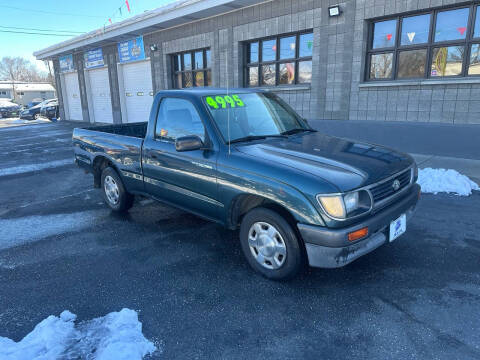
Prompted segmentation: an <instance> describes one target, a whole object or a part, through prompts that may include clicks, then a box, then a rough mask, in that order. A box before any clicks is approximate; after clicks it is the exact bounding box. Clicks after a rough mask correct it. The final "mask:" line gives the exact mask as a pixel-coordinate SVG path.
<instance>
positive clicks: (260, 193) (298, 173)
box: [73, 88, 420, 279]
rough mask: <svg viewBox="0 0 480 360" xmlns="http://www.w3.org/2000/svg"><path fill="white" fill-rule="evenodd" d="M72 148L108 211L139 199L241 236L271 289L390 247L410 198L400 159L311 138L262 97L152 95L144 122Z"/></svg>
mask: <svg viewBox="0 0 480 360" xmlns="http://www.w3.org/2000/svg"><path fill="white" fill-rule="evenodd" d="M73 146H74V152H75V162H76V163H77V164H78V165H79V166H81V167H82V168H84V169H86V170H87V171H89V172H91V173H92V174H93V178H94V186H96V187H100V188H101V189H102V191H103V196H104V199H105V202H106V204H107V205H108V206H109V207H110V208H111V209H112V210H113V211H126V210H128V209H129V208H130V207H131V206H132V205H133V200H134V196H135V195H141V196H148V197H151V198H153V199H155V200H159V201H162V202H164V203H167V204H170V205H173V206H176V207H178V208H181V209H184V210H186V211H189V212H191V213H194V214H196V215H198V216H201V217H203V218H206V219H210V220H212V221H215V222H218V223H220V224H222V225H224V226H225V227H227V228H229V229H232V230H235V229H240V232H239V234H240V242H241V246H242V249H243V252H244V254H245V256H246V258H247V260H248V262H249V263H250V265H251V266H252V267H253V268H254V269H255V270H256V271H258V272H260V273H261V274H263V275H264V276H266V277H268V278H271V279H285V278H290V277H292V276H294V275H295V274H297V273H298V271H299V270H300V269H302V267H304V266H305V265H306V264H308V265H310V266H313V267H323V268H334V267H341V266H344V265H346V264H348V263H350V262H352V261H353V260H355V259H357V258H359V257H360V256H362V255H365V254H367V253H369V252H371V251H372V250H374V249H376V248H377V247H379V246H381V245H383V244H387V243H389V242H391V241H393V240H395V239H396V238H398V237H399V236H400V235H402V234H403V233H404V232H405V231H406V225H407V221H408V220H409V218H410V217H411V216H412V215H413V213H414V210H415V207H416V204H417V201H418V198H419V196H420V186H419V185H418V184H416V180H417V175H418V174H417V172H418V171H417V166H416V164H415V161H414V160H413V159H412V158H411V157H410V156H409V155H407V154H403V153H400V152H397V151H394V150H392V149H389V148H385V147H382V146H377V145H373V144H366V143H360V142H356V141H353V140H347V139H342V138H336V137H331V136H327V135H325V134H322V133H321V132H320V131H316V130H314V129H312V128H311V127H310V126H309V124H308V123H307V121H306V120H304V119H302V118H301V117H300V116H299V115H298V114H296V113H295V112H294V111H293V110H292V109H291V108H290V107H289V106H288V105H287V104H286V103H285V102H284V101H282V100H281V99H280V98H279V97H278V96H276V95H275V94H273V93H271V92H268V91H261V90H246V89H229V90H225V89H215V88H203V89H194V90H170V91H161V92H159V93H157V94H156V96H155V97H154V101H153V105H152V109H151V112H150V118H149V120H148V122H145V123H134V124H119V125H107V126H98V127H91V128H83V129H81V128H77V129H75V130H74V132H73ZM199 241H201V240H199ZM391 251H395V250H394V248H392V250H391Z"/></svg>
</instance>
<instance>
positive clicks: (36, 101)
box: [25, 99, 43, 109]
mask: <svg viewBox="0 0 480 360" xmlns="http://www.w3.org/2000/svg"><path fill="white" fill-rule="evenodd" d="M42 101H43V100H42V99H33V100H32V101H30V102H29V103H28V104H27V106H25V109H30V108H31V107H34V106H36V105H38V104H40V103H41V102H42Z"/></svg>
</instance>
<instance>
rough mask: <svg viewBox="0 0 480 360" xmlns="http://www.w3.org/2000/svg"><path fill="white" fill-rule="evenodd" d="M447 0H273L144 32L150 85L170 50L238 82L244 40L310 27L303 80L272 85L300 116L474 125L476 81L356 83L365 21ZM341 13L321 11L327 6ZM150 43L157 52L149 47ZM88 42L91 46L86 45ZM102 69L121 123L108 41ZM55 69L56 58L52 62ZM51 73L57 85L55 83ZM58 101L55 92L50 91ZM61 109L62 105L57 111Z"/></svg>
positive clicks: (166, 68) (159, 77) (478, 108)
mask: <svg viewBox="0 0 480 360" xmlns="http://www.w3.org/2000/svg"><path fill="white" fill-rule="evenodd" d="M460 2H461V1H455V0H443V1H442V0H356V1H354V0H349V1H344V2H341V3H338V2H336V1H332V0H274V1H267V2H264V3H261V4H259V5H255V6H250V7H246V8H242V9H238V10H232V11H231V12H228V13H225V14H223V15H219V16H215V17H211V18H206V19H203V20H198V21H193V22H191V23H189V24H186V25H181V26H177V27H173V28H170V29H164V30H159V31H156V32H153V33H149V34H146V35H144V44H145V52H146V56H147V57H149V58H150V60H151V69H152V81H153V84H152V85H153V89H154V91H155V92H156V91H159V90H162V89H171V88H172V87H173V84H172V63H171V61H172V56H171V55H172V54H174V53H177V52H181V51H186V50H195V49H200V48H206V47H208V48H210V50H211V59H212V82H213V86H221V87H225V86H227V85H228V86H230V87H242V86H244V85H245V84H244V42H245V41H249V40H255V39H258V38H264V37H268V36H273V35H280V34H286V33H292V32H298V31H302V30H310V29H312V30H313V36H314V52H313V64H312V69H313V76H312V83H311V84H310V85H294V86H288V87H274V88H271V90H272V91H274V92H276V93H277V94H278V95H279V96H281V97H282V98H283V99H284V100H286V101H287V102H288V103H290V104H291V105H292V107H293V108H294V109H295V110H297V111H298V112H299V113H300V114H302V115H303V116H304V117H306V118H308V119H344V120H379V121H423V122H429V121H431V122H446V123H477V124H480V102H479V101H478V100H477V99H478V95H479V94H480V79H472V78H468V79H467V78H460V79H448V80H441V81H437V80H418V81H417V80H415V81H392V82H382V83H378V82H377V83H371V82H364V81H363V80H364V76H365V59H366V50H367V37H368V31H367V28H368V23H369V20H371V19H375V18H379V17H384V16H388V15H396V14H401V13H405V12H410V11H417V10H418V11H420V10H428V9H431V8H433V7H441V6H445V5H451V4H455V3H460ZM337 4H338V5H340V7H341V10H342V14H341V15H340V16H339V17H329V16H328V7H329V6H331V5H337ZM150 45H156V46H157V50H156V51H153V52H152V51H151V50H150ZM92 47H93V46H92ZM103 53H104V57H105V61H106V63H107V64H108V67H109V78H110V89H111V96H112V110H113V116H114V122H115V123H121V119H122V115H121V107H120V97H119V96H120V95H119V92H118V88H119V86H118V74H117V63H118V54H117V48H116V46H115V45H109V46H107V47H104V48H103ZM82 54H83V52H82V53H79V54H77V55H76V56H75V63H76V66H77V70H78V76H79V84H80V87H81V88H83V90H82V89H81V93H82V94H81V98H82V107H83V108H84V109H83V114H84V120H88V109H87V106H88V105H87V102H86V95H85V79H84V74H83V70H82V69H83V64H82V62H83V56H82ZM54 68H55V71H56V74H58V60H56V61H54ZM56 78H57V88H58V89H60V85H61V84H60V81H59V78H58V75H57V76H56ZM58 94H59V101H60V104H62V100H61V91H60V90H59V91H58ZM61 111H62V112H63V110H61Z"/></svg>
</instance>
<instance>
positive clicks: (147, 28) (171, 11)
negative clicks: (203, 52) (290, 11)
mask: <svg viewBox="0 0 480 360" xmlns="http://www.w3.org/2000/svg"><path fill="white" fill-rule="evenodd" d="M268 1H271V0H179V1H177V2H174V3H171V4H168V5H165V6H162V7H160V8H158V9H154V10H150V11H146V12H144V13H142V14H139V15H135V16H133V17H131V18H129V19H126V20H123V21H121V22H118V23H115V24H113V25H109V26H107V27H105V28H100V29H97V30H93V31H90V32H88V33H86V34H82V35H79V36H76V37H74V38H71V39H68V40H66V41H63V42H60V43H57V44H55V45H52V46H49V47H47V48H44V49H42V50H38V51H35V52H34V53H33V55H34V56H35V57H36V58H37V60H45V59H51V58H53V57H56V56H58V55H60V54H63V53H66V52H75V51H76V50H79V49H84V48H86V47H89V46H90V47H91V48H93V47H99V46H102V45H105V44H100V43H102V42H104V43H105V42H107V43H115V42H118V41H122V40H126V39H128V38H133V37H135V36H141V35H144V34H148V33H152V32H155V31H161V30H166V29H169V28H173V27H176V26H179V25H185V24H187V23H191V22H193V21H199V20H203V19H204V18H209V17H213V16H218V15H221V14H225V13H228V12H232V11H236V10H238V9H240V8H245V7H248V6H252V5H257V4H259V3H263V2H268ZM195 14H196V15H197V16H193V15H195ZM162 24H163V25H164V26H162Z"/></svg>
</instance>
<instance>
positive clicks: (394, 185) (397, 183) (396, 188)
mask: <svg viewBox="0 0 480 360" xmlns="http://www.w3.org/2000/svg"><path fill="white" fill-rule="evenodd" d="M392 188H393V190H394V191H397V190H398V189H400V181H398V179H395V180H394V181H393V184H392Z"/></svg>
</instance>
